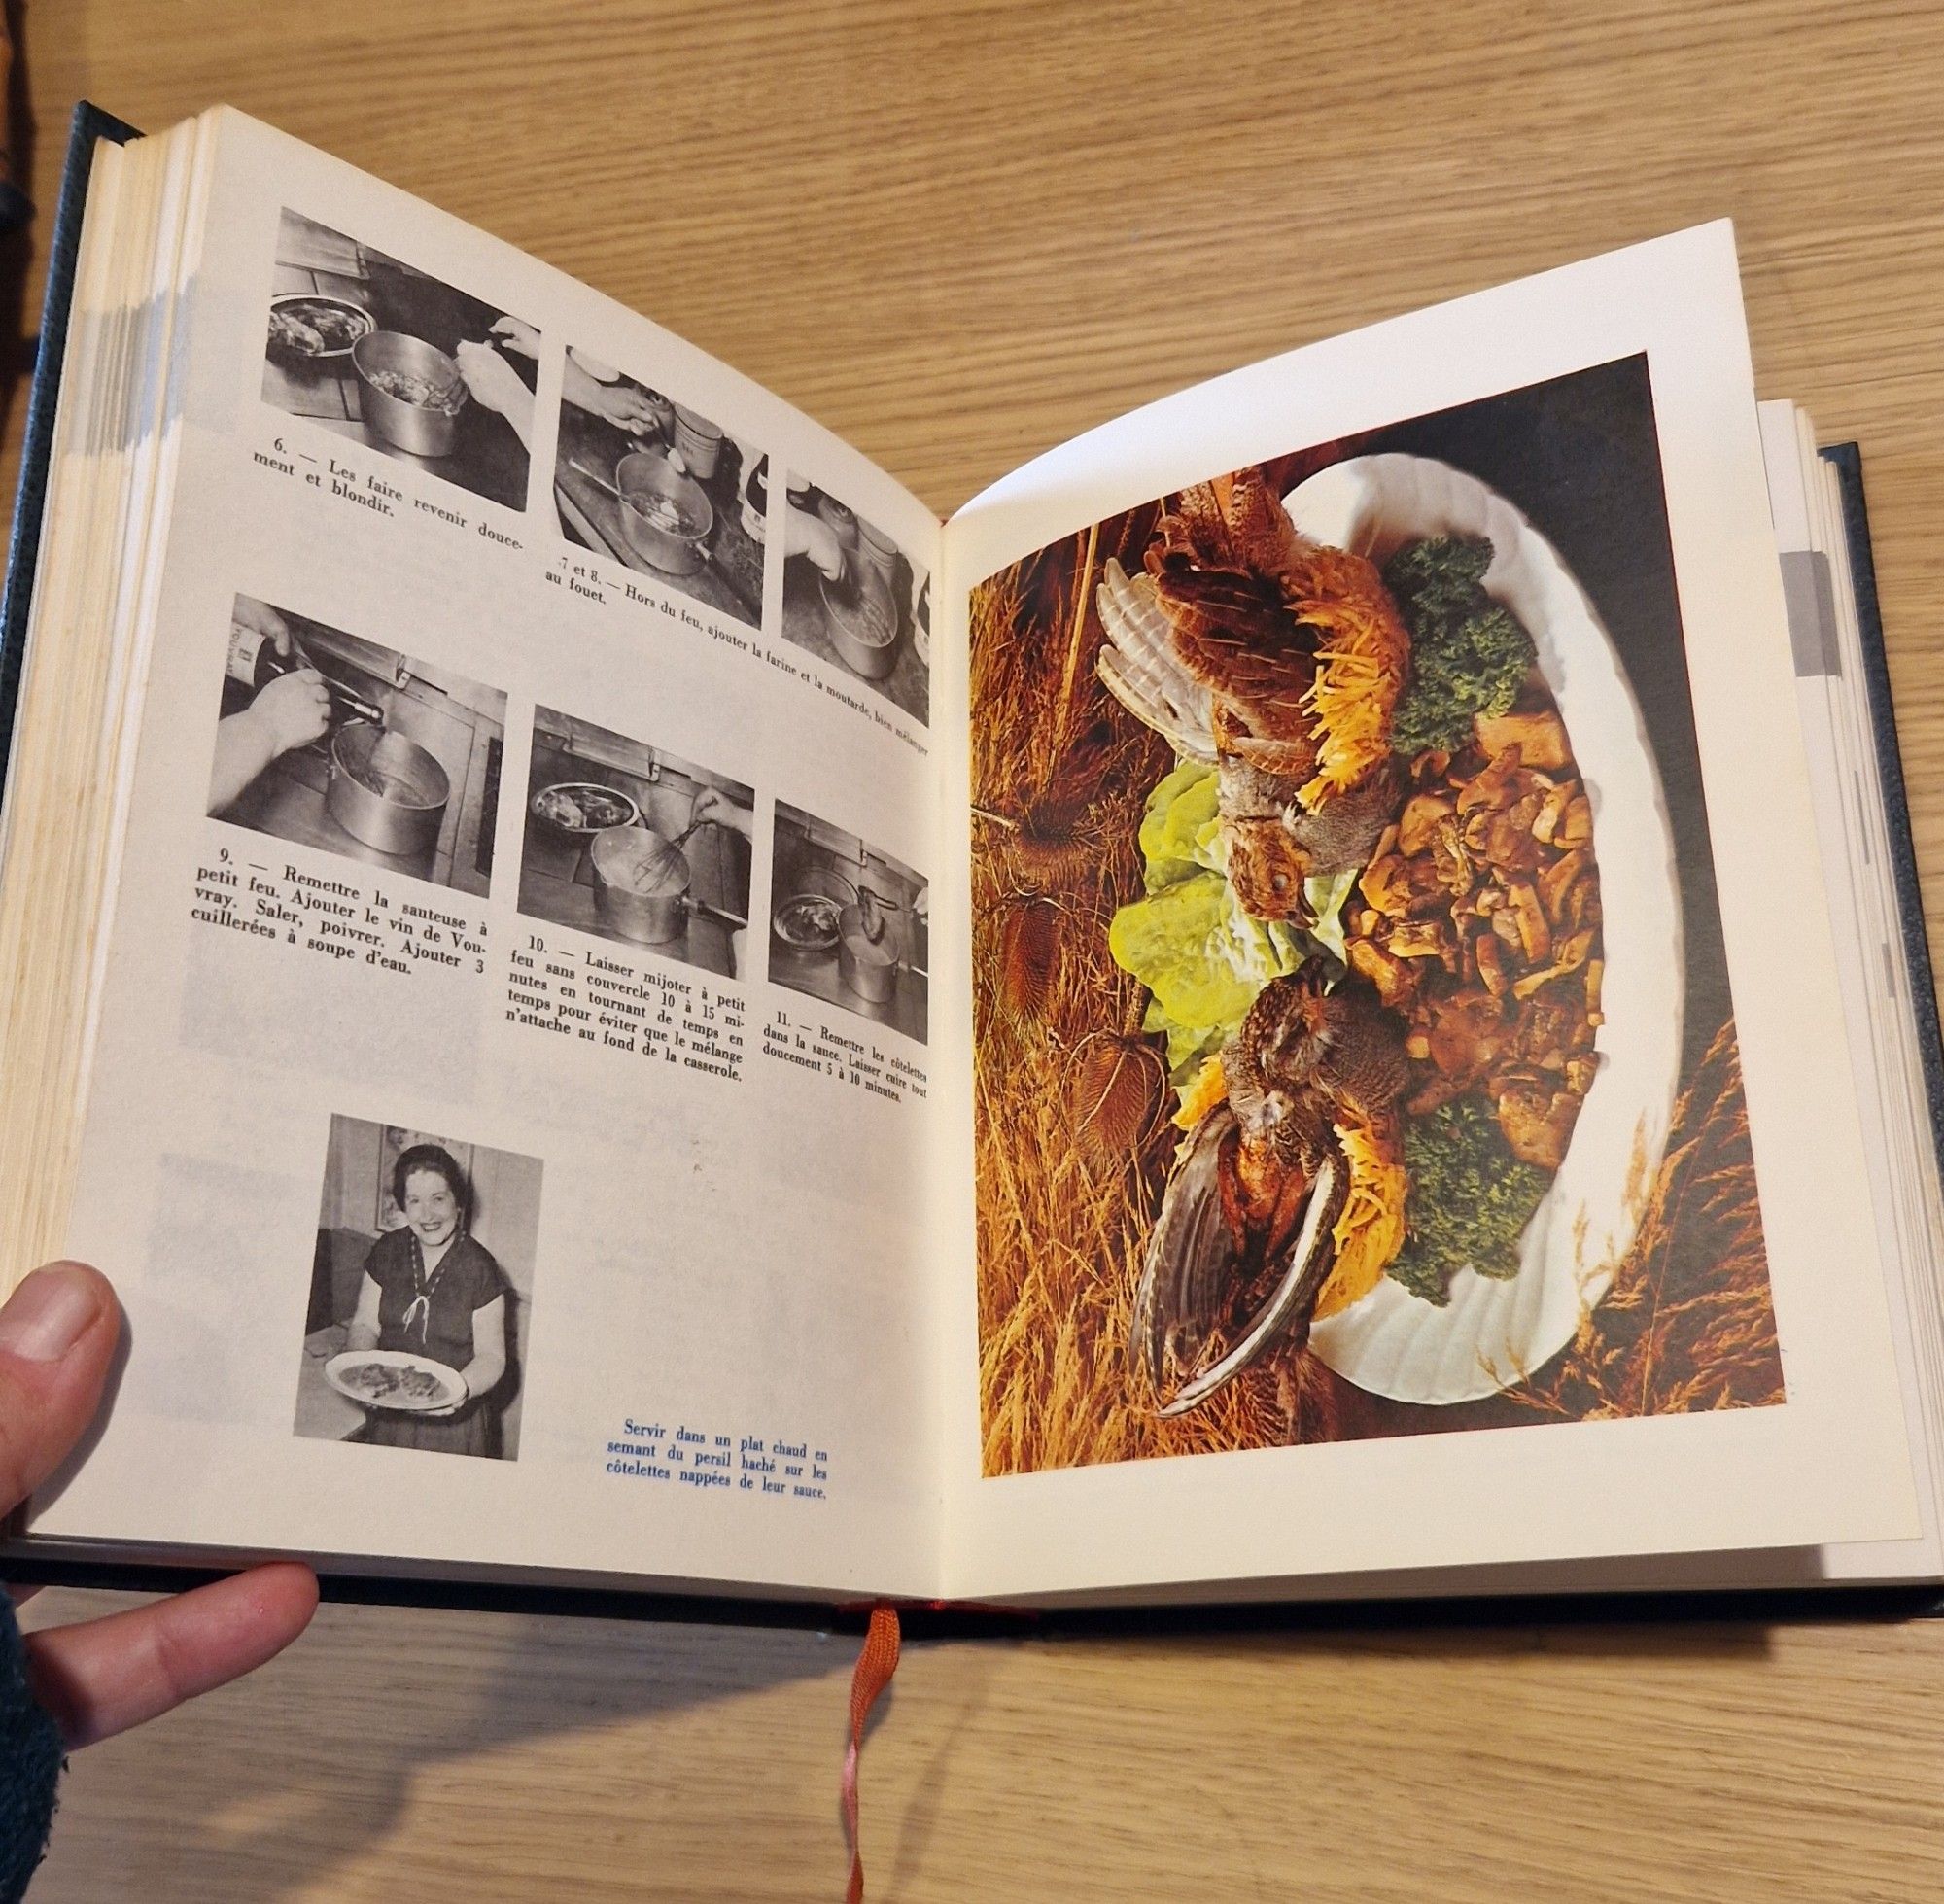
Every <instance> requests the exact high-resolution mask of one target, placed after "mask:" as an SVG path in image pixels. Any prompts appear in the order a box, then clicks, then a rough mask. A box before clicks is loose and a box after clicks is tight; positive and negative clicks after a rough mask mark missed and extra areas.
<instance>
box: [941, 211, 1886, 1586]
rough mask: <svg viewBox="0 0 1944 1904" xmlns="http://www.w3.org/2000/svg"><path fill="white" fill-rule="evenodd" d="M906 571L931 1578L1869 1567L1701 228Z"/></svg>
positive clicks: (1778, 597) (1070, 453)
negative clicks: (1652, 1558) (1766, 1556)
mask: <svg viewBox="0 0 1944 1904" xmlns="http://www.w3.org/2000/svg"><path fill="white" fill-rule="evenodd" d="M948 539H949V551H948V564H949V571H950V573H949V587H948V589H947V601H948V603H949V604H950V607H951V612H952V617H953V623H954V629H955V635H956V631H962V635H963V638H962V639H956V638H955V639H954V640H952V641H951V642H950V643H949V644H948V647H947V649H946V652H947V654H948V655H949V656H951V658H952V663H953V666H952V669H951V670H950V673H949V677H948V678H947V679H946V680H945V681H944V682H943V683H942V687H941V715H942V720H941V727H942V731H943V732H944V733H946V734H948V735H950V736H952V737H953V743H954V744H960V743H959V737H960V736H966V735H969V737H970V740H969V751H968V753H967V754H966V755H965V756H964V757H962V758H961V760H960V761H959V763H958V768H957V771H958V772H960V773H962V774H963V776H964V778H965V780H966V782H967V783H969V786H970V788H971V806H970V812H969V814H968V815H967V817H966V818H965V819H964V820H963V821H962V822H961V823H960V826H959V836H958V838H957V839H956V841H955V842H951V843H948V854H949V858H950V861H951V863H953V864H954V865H959V864H965V865H969V868H970V907H971V910H970V915H969V917H961V914H960V910H959V909H960V908H962V906H963V904H964V900H965V895H964V893H963V892H962V890H961V889H960V888H959V887H958V885H957V883H956V882H955V884H954V892H953V903H954V910H953V912H952V915H951V917H950V921H949V929H948V925H947V922H946V917H945V915H944V914H943V913H942V914H941V928H940V939H941V944H942V946H944V947H945V948H946V950H945V952H944V953H943V954H942V959H941V966H942V969H944V970H945V971H946V972H947V974H948V976H949V978H950V981H951V983H949V984H948V985H946V986H945V987H942V990H941V996H942V997H943V998H944V999H946V1000H947V1001H948V1003H949V1008H950V1010H951V1011H952V1012H954V1013H955V1014H956V1018H955V1021H948V1022H942V1024H941V1040H940V1046H941V1052H942V1053H945V1054H949V1055H951V1056H952V1057H953V1058H954V1059H956V1057H957V1055H958V1054H960V1053H961V1052H962V1053H967V1054H969V1055H970V1057H969V1064H968V1066H967V1068H966V1071H965V1074H964V1075H963V1076H961V1075H960V1074H959V1073H958V1071H957V1070H956V1069H955V1070H953V1071H952V1072H951V1073H950V1074H949V1075H947V1076H945V1077H943V1078H942V1080H941V1082H942V1085H943V1086H944V1089H943V1090H942V1096H943V1098H944V1100H945V1101H946V1103H947V1104H948V1105H949V1107H950V1108H951V1110H952V1112H953V1114H954V1116H955V1120H956V1127H955V1133H954V1136H953V1144H954V1148H955V1153H956V1161H957V1164H958V1170H957V1174H956V1178H955V1181H956V1182H957V1184H958V1185H959V1186H960V1191H961V1194H960V1203H959V1210H958V1216H957V1219H956V1221H955V1223H954V1225H953V1226H952V1233H953V1234H954V1235H955V1237H957V1238H960V1239H962V1242H963V1249H962V1253H961V1256H960V1259H959V1262H958V1264H957V1265H956V1283H955V1311H954V1314H953V1317H952V1321H951V1326H950V1330H949V1333H948V1348H947V1353H948V1358H949V1360H948V1371H949V1381H950V1386H951V1391H952V1395H953V1399H954V1418H953V1420H952V1422H951V1424H950V1428H949V1432H948V1438H947V1453H946V1459H947V1472H948V1476H949V1480H950V1483H951V1494H950V1501H949V1515H950V1535H949V1547H950V1555H951V1560H950V1566H949V1579H950V1584H951V1589H952V1590H953V1591H954V1592H955V1593H959V1594H966V1595H974V1596H998V1597H1004V1596H1012V1595H1029V1594H1034V1593H1057V1592H1072V1591H1084V1590H1087V1589H1098V1588H1102V1587H1106V1586H1117V1587H1118V1586H1132V1587H1139V1586H1142V1585H1159V1584H1161V1583H1163V1582H1167V1583H1184V1582H1200V1583H1204V1584H1205V1586H1206V1589H1207V1590H1209V1591H1214V1590H1219V1583H1221V1582H1223V1581H1229V1580H1236V1579H1241V1578H1246V1577H1252V1576H1262V1577H1271V1576H1273V1577H1282V1578H1291V1577H1295V1576H1299V1575H1333V1574H1334V1575H1352V1574H1362V1573H1367V1572H1373V1571H1377V1570H1403V1569H1423V1568H1450V1567H1463V1566H1473V1565H1479V1564H1505V1563H1516V1562H1528V1561H1540V1560H1561V1559H1569V1558H1577V1557H1583V1556H1594V1555H1620V1554H1653V1553H1680V1552H1687V1551H1699V1550H1707V1549H1722V1548H1736V1547H1756V1546H1762V1547H1783V1546H1795V1545H1805V1544H1811V1543H1820V1542H1840V1541H1857V1540H1877V1539H1900V1538H1905V1537H1908V1536H1910V1535H1913V1534H1915V1533H1916V1532H1917V1530H1918V1520H1917V1515H1916V1510H1915V1505H1914V1498H1913V1490H1912V1481H1911V1471H1910V1463H1909V1459H1908V1455H1907V1447H1906V1440H1905V1431H1904V1424H1903V1416H1902V1401H1901V1390H1900V1384H1899V1382H1898V1379H1897V1367H1896V1360H1895V1357H1894V1355H1893V1353H1892V1339H1891V1333H1890V1324H1889V1319H1888V1315H1887V1310H1886V1301H1885V1289H1884V1271H1883V1268H1882V1265H1881V1264H1880V1263H1879V1260H1878V1254H1877V1250H1876V1233H1875V1229H1874V1226H1873V1220H1872V1213H1871V1204H1870V1196H1869V1174H1868V1171H1867V1169H1866V1167H1865V1161H1864V1157H1863V1150H1862V1142H1861V1138H1860V1134H1859V1130H1858V1125H1857V1109H1856V1104H1855V1100H1854V1097H1853V1095H1852V1093H1851V1091H1850V1090H1849V1089H1848V1081H1849V1078H1850V1063H1849V1055H1848V1051H1847V1048H1846V1044H1845V1026H1844V1017H1843V1011H1842V1000H1841V993H1840V987H1839V985H1838V977H1837V968H1836V962H1835V958H1834V954H1833V952H1832V947H1831V939H1830V931H1829V921H1828V918H1827V917H1826V913H1825V911H1824V909H1823V907H1822V904H1821V903H1820V893H1821V881H1820V875H1819V874H1818V872H1817V870H1816V869H1817V865H1818V843H1817V829H1816V824H1815V818H1814V814H1813V810H1812V803H1811V788H1810V779H1809V775H1808V770H1807V767H1806V764H1805V760H1804V756H1803V748H1802V743H1801V734H1800V727H1799V723H1798V720H1797V710H1796V698H1795V697H1796V689H1795V682H1794V675H1793V670H1792V667H1791V662H1790V651H1789V640H1788V625H1787V621H1786V619H1785V614H1784V606H1783V600H1782V590H1781V584H1780V577H1779V572H1778V568H1777V562H1776V543H1775V536H1774V530H1773V527H1772V524H1771V522H1770V518H1769V512H1768V505H1767V499H1766V495H1765V492H1764V487H1763V469H1762V462H1761V454H1760V444H1759V440H1758V436H1757V432H1756V426H1755V412H1754V404H1753V387H1752V379H1751V373H1750V365H1749V354H1748V342H1747V336H1746V331H1745V326H1744V320H1743V317H1742V311H1741V300H1740V293H1739V286H1738V282H1737V278H1736V268H1735V258H1734V248H1733V242H1732V236H1731V233H1730V231H1729V229H1728V227H1727V226H1726V225H1712V226H1706V227H1702V228H1700V229H1698V230H1695V231H1691V232H1687V233H1684V234H1681V235H1680V236H1677V237H1673V238H1669V239H1665V240H1661V241H1658V242H1656V243H1654V244H1650V245H1646V246H1642V247H1638V248H1636V249H1634V250H1633V251H1630V252H1622V253H1617V254H1614V256H1612V257H1610V258H1605V259H1599V260H1591V261H1589V262H1587V263H1585V264H1581V265H1577V266H1572V267H1568V268H1567V269H1564V270H1561V271H1556V272H1552V273H1549V274H1547V275H1545V276H1544V277H1541V278H1537V279H1534V280H1531V281H1529V282H1527V283H1524V284H1520V285H1515V286H1511V287H1508V288H1506V289H1504V290H1500V291H1496V292H1490V293H1486V294H1480V295H1478V296H1475V297H1470V298H1466V299H1463V300H1460V301H1458V302H1456V303H1453V304H1449V305H1445V306H1442V307H1440V308H1438V309H1435V310H1432V311H1429V312H1425V313H1421V314H1419V315H1417V316H1414V317H1410V318H1405V319H1401V320H1398V321H1396V322H1393V323H1390V324H1386V325H1382V326H1379V327H1376V328H1375V329H1371V330H1367V331H1363V332H1359V333H1356V334H1354V335H1352V336H1348V337H1344V338H1340V339H1337V340H1335V341H1333V342H1330V343H1326V344H1321V345H1317V346H1315V347H1313V348H1311V349H1308V350H1305V351H1301V352H1297V353H1295V354H1293V355H1291V356H1290V357H1287V358H1284V359H1281V360H1278V361H1275V362H1272V363H1265V364H1260V365H1257V366H1255V367H1253V368H1251V369H1248V370H1244V371H1239V372H1237V373H1235V374H1234V375H1232V376H1230V377H1226V378H1224V379H1221V380H1220V381H1218V382H1216V383H1213V384H1210V385H1206V386H1203V387H1202V388H1200V389H1198V390H1194V391H1189V392H1185V393H1183V394H1182V395H1180V396H1177V397H1174V398H1168V399H1166V400H1164V401H1163V402H1161V403H1158V404H1155V405H1153V406H1151V407H1149V408H1148V409H1146V410H1143V411H1140V412H1137V413H1136V414H1134V415H1133V416H1130V417H1128V418H1124V419H1122V420H1121V421H1120V422H1118V423H1115V424H1112V425H1109V426H1107V427H1106V428H1104V429H1102V430H1100V431H1097V432H1095V433H1093V434H1091V435H1089V436H1087V437H1083V438H1081V439H1079V440H1078V441H1077V442H1074V443H1070V444H1068V445H1066V446H1065V447H1064V448H1062V449H1060V450H1058V451H1055V452H1053V453H1051V454H1050V455H1048V456H1046V457H1044V458H1042V459H1041V460H1040V461H1039V462H1037V463H1035V464H1033V465H1031V466H1029V467H1027V468H1025V469H1024V470H1022V471H1020V472H1018V473H1017V474H1016V475H1014V476H1013V477H1010V478H1008V479H1006V480H1005V481H1003V482H1002V483H1000V484H999V485H997V486H996V487H995V488H994V489H992V490H990V491H989V492H987V494H985V495H984V496H982V497H980V498H978V499H976V500H975V501H974V502H972V503H970V504H968V505H967V507H966V509H965V510H964V511H963V512H961V514H960V515H959V516H958V517H957V518H955V520H954V522H953V523H952V525H951V526H950V529H949V532H948ZM951 771H952V770H951V768H950V765H948V773H949V775H950V773H951ZM1805 901H1806V903H1805Z"/></svg>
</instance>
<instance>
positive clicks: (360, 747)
mask: <svg viewBox="0 0 1944 1904" xmlns="http://www.w3.org/2000/svg"><path fill="white" fill-rule="evenodd" d="M451 798H452V782H451V780H450V779H447V777H446V772H445V769H444V768H443V767H441V766H440V765H439V764H438V762H437V761H436V760H435V759H434V758H433V756H432V755H431V754H429V753H428V752H427V751H426V750H425V748H423V747H422V746H420V745H419V744H418V743H417V742H416V741H408V740H406V739H405V737H404V736H403V735H402V734H395V733H393V732H392V731H391V730H390V729H389V728H377V727H373V726H372V725H371V724H370V722H369V721H363V720H354V721H347V722H346V723H345V725H344V726H342V727H340V728H339V729H338V730H337V734H336V736H335V738H334V739H333V740H332V741H331V744H330V788H329V790H328V791H327V792H326V794H325V797H324V804H325V811H326V812H328V813H329V814H330V816H331V818H332V819H334V820H335V821H336V822H337V823H338V825H339V826H341V827H343V829H344V830H345V832H347V833H348V834H350V835H351V837H352V838H353V839H354V840H363V841H364V844H365V845H366V846H367V847H375V848H377V849H378V850H379V851H380V852H389V853H398V854H400V855H403V856H406V857H409V856H411V855H414V854H417V853H423V852H429V851H430V850H431V849H432V848H433V847H434V845H435V844H436V843H437V840H438V829H439V823H440V822H441V821H442V820H443V819H444V817H445V807H446V802H447V801H448V800H450V799H451Z"/></svg>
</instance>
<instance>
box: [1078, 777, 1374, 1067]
mask: <svg viewBox="0 0 1944 1904" xmlns="http://www.w3.org/2000/svg"><path fill="white" fill-rule="evenodd" d="M1218 792H1219V787H1218V783H1217V779H1216V773H1215V769H1214V768H1213V767H1211V766H1208V765H1206V764H1205V763H1203V762H1201V761H1196V760H1188V761H1183V762H1182V763H1181V764H1180V765H1179V766H1178V767H1176V768H1175V770H1174V771H1173V772H1172V773H1171V774H1169V775H1168V776H1167V777H1166V779H1163V781H1162V782H1161V784H1160V785H1158V786H1157V787H1156V788H1155V790H1154V791H1153V792H1152V793H1151V794H1149V796H1148V801H1147V811H1146V813H1145V814H1144V815H1143V816H1142V819H1141V833H1140V841H1141V852H1142V856H1143V858H1144V860H1145V861H1146V869H1145V878H1144V881H1143V883H1144V884H1145V886H1146V888H1147V890H1146V896H1145V897H1144V898H1140V899H1136V900H1134V901H1132V902H1131V903H1130V904H1128V905H1126V906H1123V907H1122V908H1121V909H1120V911H1119V912H1117V913H1116V914H1115V915H1114V919H1113V923H1112V924H1111V925H1110V926H1109V927H1108V930H1107V945H1108V950H1109V951H1110V952H1112V953H1113V955H1114V960H1115V962H1116V963H1117V964H1118V965H1120V966H1121V968H1122V969H1123V970H1124V971H1127V972H1130V973H1132V974H1133V976H1134V977H1135V978H1137V979H1138V980H1140V982H1141V983H1142V984H1143V985H1144V986H1146V987H1147V988H1148V990H1149V992H1150V993H1151V994H1152V999H1153V1002H1152V1003H1151V1004H1150V1006H1149V1008H1148V1013H1147V1017H1146V1020H1145V1021H1144V1022H1145V1028H1146V1029H1147V1030H1149V1031H1152V1032H1164V1033H1165V1034H1166V1036H1167V1048H1168V1049H1167V1057H1168V1071H1169V1074H1170V1075H1171V1076H1172V1077H1174V1078H1175V1079H1176V1080H1177V1082H1179V1081H1180V1080H1181V1079H1183V1078H1184V1077H1185V1076H1188V1075H1192V1073H1193V1071H1194V1070H1195V1069H1196V1068H1197V1067H1198V1065H1199V1063H1200V1061H1201V1059H1202V1058H1203V1057H1205V1056H1208V1055H1209V1054H1210V1053H1211V1052H1215V1051H1219V1050H1220V1049H1221V1048H1222V1046H1223V1045H1224V1044H1225V1043H1227V1042H1228V1040H1229V1039H1230V1038H1231V1037H1232V1036H1233V1034H1234V1032H1235V1030H1236V1029H1237V1027H1239V1025H1240V1024H1241V1022H1242V1019H1243V1017H1244V1015H1245V1014H1246V1013H1247V1011H1248V1009H1249V1007H1250V1006H1251V1005H1252V1004H1254V1003H1255V1000H1256V994H1257V993H1258V992H1259V991H1261V990H1262V988H1263V987H1264V986H1266V985H1267V984H1268V982H1269V981H1270V980H1271V979H1274V978H1280V977H1281V976H1283V975H1284V974H1285V973H1289V972H1294V971H1295V970H1296V969H1297V968H1298V967H1299V966H1300V965H1302V962H1303V961H1304V959H1306V958H1307V957H1308V956H1309V955H1310V951H1311V948H1310V944H1309V941H1308V940H1307V939H1306V938H1305V937H1304V935H1303V934H1302V933H1301V932H1299V931H1297V930H1296V928H1295V927H1293V926H1290V925H1285V924H1283V923H1282V922H1281V921H1279V920H1263V919H1258V918H1252V917H1250V916H1249V915H1248V914H1247V913H1245V912H1244V911H1243V910H1242V907H1241V905H1240V903H1239V902H1238V901H1237V899H1236V897H1235V894H1234V891H1233V889H1232V887H1231V885H1230V884H1229V878H1228V871H1227V856H1226V851H1225V848H1224V845H1223V841H1222V823H1221V817H1220V814H1219V813H1218V811H1217V796H1218ZM1313 883H1314V884H1316V885H1318V886H1321V887H1323V888H1325V894H1324V896H1325V898H1326V899H1332V900H1333V901H1334V903H1333V905H1332V911H1331V917H1332V918H1333V919H1334V918H1335V915H1336V912H1337V910H1340V907H1341V905H1342V900H1343V897H1344V896H1345V895H1346V894H1347V893H1348V890H1349V883H1348V876H1346V881H1345V882H1341V883H1340V884H1341V888H1342V889H1341V891H1337V887H1338V885H1339V882H1337V881H1335V880H1329V881H1317V882H1313ZM1312 903H1314V901H1312ZM1336 937H1337V945H1338V946H1339V947H1340V945H1341V943H1342V933H1341V929H1340V927H1338V929H1337V934H1336Z"/></svg>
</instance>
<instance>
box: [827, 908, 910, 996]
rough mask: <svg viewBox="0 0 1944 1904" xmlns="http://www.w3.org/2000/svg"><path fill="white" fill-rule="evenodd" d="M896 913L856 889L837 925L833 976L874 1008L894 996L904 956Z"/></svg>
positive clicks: (902, 932)
mask: <svg viewBox="0 0 1944 1904" xmlns="http://www.w3.org/2000/svg"><path fill="white" fill-rule="evenodd" d="M900 910H901V909H900V908H899V907H898V906H896V905H895V904H893V903H892V902H891V901H890V900H887V899H881V898H880V897H879V896H878V894H876V893H875V892H873V891H872V890H871V888H870V887H869V886H867V885H860V886H859V887H858V888H857V898H856V902H855V904H853V905H850V906H846V907H845V909H844V912H843V916H842V917H840V918H839V919H838V921H837V976H838V977H839V978H840V979H842V980H843V981H844V983H845V984H846V985H847V986H849V987H850V988H851V990H852V991H854V992H855V993H856V994H857V995H858V997H860V998H868V999H869V1000H870V1001H871V1003H872V1004H874V1005H888V1004H889V1003H890V1002H891V1000H892V999H893V998H895V997H896V996H897V994H898V967H899V966H900V965H901V964H902V963H903V961H904V955H905V935H904V927H903V925H902V924H901V922H900V921H899V918H898V913H899V911H900Z"/></svg>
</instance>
